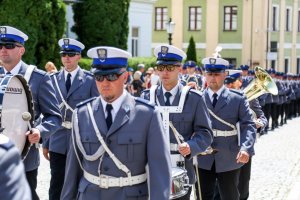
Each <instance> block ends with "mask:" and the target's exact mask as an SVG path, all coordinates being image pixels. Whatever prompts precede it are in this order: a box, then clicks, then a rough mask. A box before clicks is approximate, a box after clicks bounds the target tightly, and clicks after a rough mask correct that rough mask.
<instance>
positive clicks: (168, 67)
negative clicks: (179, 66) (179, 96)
mask: <svg viewBox="0 0 300 200" xmlns="http://www.w3.org/2000/svg"><path fill="white" fill-rule="evenodd" d="M166 68H167V70H168V71H169V72H171V71H174V69H175V66H174V65H168V66H166Z"/></svg>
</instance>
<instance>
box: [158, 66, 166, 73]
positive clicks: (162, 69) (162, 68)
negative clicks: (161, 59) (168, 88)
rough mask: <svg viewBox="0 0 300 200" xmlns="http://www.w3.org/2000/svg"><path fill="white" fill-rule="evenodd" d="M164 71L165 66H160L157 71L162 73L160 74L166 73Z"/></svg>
mask: <svg viewBox="0 0 300 200" xmlns="http://www.w3.org/2000/svg"><path fill="white" fill-rule="evenodd" d="M164 69H165V66H163V65H158V66H157V70H158V71H160V72H162V71H164Z"/></svg>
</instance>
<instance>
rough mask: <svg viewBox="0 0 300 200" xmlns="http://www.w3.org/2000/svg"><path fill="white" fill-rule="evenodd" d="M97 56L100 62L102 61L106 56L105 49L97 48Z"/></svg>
mask: <svg viewBox="0 0 300 200" xmlns="http://www.w3.org/2000/svg"><path fill="white" fill-rule="evenodd" d="M97 54H98V58H99V60H100V61H101V62H104V61H105V59H106V58H107V50H106V49H97Z"/></svg>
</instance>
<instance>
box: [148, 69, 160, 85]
mask: <svg viewBox="0 0 300 200" xmlns="http://www.w3.org/2000/svg"><path fill="white" fill-rule="evenodd" d="M150 79H151V81H150V83H151V86H152V85H160V80H159V76H158V71H157V67H154V71H153V73H152V75H151V78H150Z"/></svg>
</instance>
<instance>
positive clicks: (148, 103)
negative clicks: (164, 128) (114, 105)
mask: <svg viewBox="0 0 300 200" xmlns="http://www.w3.org/2000/svg"><path fill="white" fill-rule="evenodd" d="M134 99H135V101H137V102H139V103H142V104H144V105H147V106H150V107H152V108H154V107H155V105H154V104H153V103H151V102H150V101H148V100H146V99H143V98H140V97H135V98H134Z"/></svg>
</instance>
